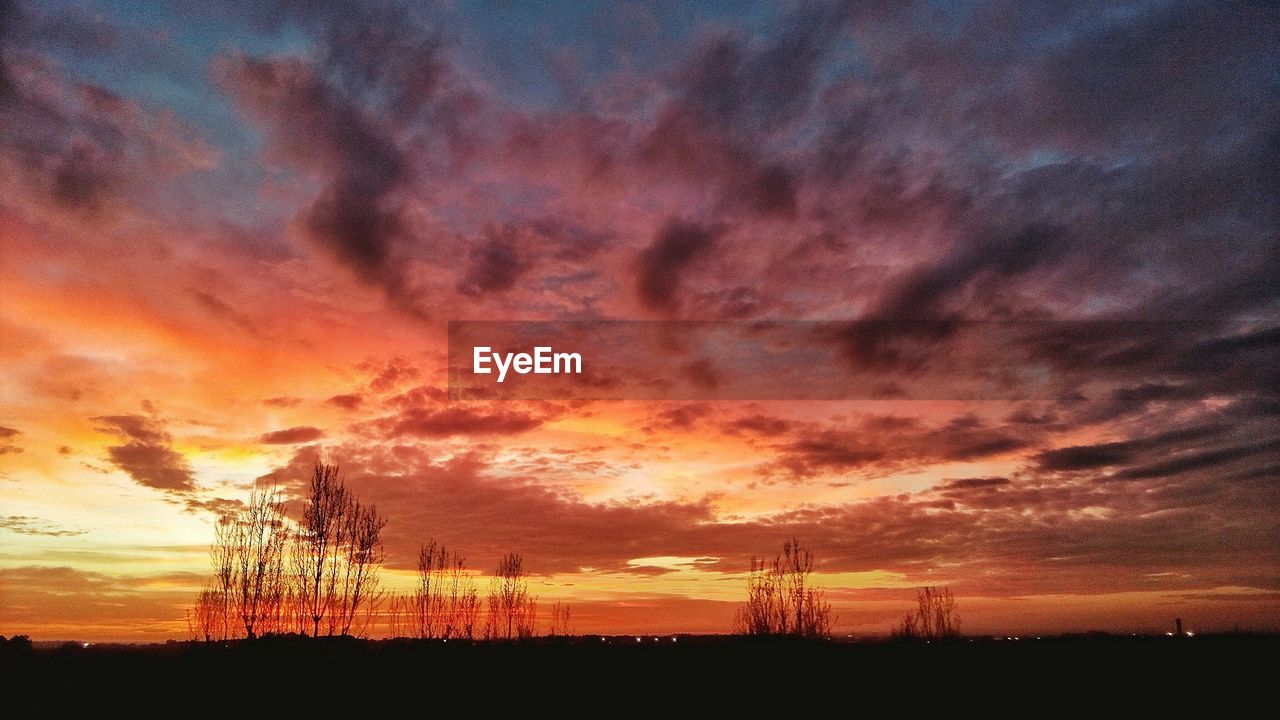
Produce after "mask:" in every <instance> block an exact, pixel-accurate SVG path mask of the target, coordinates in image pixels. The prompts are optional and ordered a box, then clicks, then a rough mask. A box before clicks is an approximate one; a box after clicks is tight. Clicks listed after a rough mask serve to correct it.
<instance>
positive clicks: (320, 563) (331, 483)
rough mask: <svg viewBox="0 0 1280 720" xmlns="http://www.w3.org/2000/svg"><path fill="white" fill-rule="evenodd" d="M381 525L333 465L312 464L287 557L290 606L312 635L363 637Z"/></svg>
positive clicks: (374, 589)
mask: <svg viewBox="0 0 1280 720" xmlns="http://www.w3.org/2000/svg"><path fill="white" fill-rule="evenodd" d="M386 524H387V521H386V519H385V518H383V517H382V516H381V515H379V514H378V511H377V508H376V507H374V506H372V505H368V506H366V505H363V504H361V502H360V501H359V500H358V499H357V498H356V497H355V495H354V494H353V493H351V492H350V491H349V490H347V488H346V485H345V484H344V483H343V481H342V477H341V474H340V471H339V469H338V466H337V465H326V464H320V463H317V464H316V466H315V469H314V472H313V473H312V477H311V485H310V487H309V488H308V492H307V498H306V501H305V504H304V506H303V511H302V519H301V521H300V523H299V529H298V534H297V538H296V541H295V542H296V545H295V547H294V549H293V551H292V553H291V565H292V574H293V584H294V594H295V602H296V603H297V604H298V605H299V610H297V611H295V612H296V613H297V614H298V615H301V616H302V617H303V619H304V622H305V623H306V625H307V626H308V629H310V631H311V634H312V635H313V636H318V635H319V634H320V629H321V625H323V626H324V629H325V632H326V634H328V635H350V634H353V633H355V634H363V633H364V632H365V631H366V630H367V629H368V626H369V623H370V622H371V620H372V618H373V616H374V614H375V613H376V611H377V604H378V601H379V599H380V598H381V590H380V581H379V569H380V568H381V565H382V561H383V559H384V552H383V546H382V529H383V528H384V527H386Z"/></svg>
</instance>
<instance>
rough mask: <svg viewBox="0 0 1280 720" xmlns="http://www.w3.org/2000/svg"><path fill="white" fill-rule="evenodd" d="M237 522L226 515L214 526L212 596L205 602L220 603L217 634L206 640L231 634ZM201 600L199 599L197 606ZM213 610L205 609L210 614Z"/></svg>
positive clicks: (211, 550) (233, 517)
mask: <svg viewBox="0 0 1280 720" xmlns="http://www.w3.org/2000/svg"><path fill="white" fill-rule="evenodd" d="M236 523H237V520H236V518H235V515H234V514H224V515H222V516H221V517H219V518H218V522H217V523H215V524H214V526H213V544H212V545H210V546H209V562H210V564H211V565H212V566H213V587H212V588H209V590H211V592H212V595H209V596H206V597H204V600H205V601H209V600H214V599H216V600H217V601H218V603H219V605H218V607H217V608H216V610H217V613H218V621H217V631H216V632H217V634H215V635H213V636H211V637H207V638H205V639H206V640H212V639H214V638H217V639H221V640H226V639H227V635H228V633H230V632H231V586H232V583H233V581H234V578H235V552H234V550H233V547H234V545H235V541H236V536H235V532H236V531H235V527H236ZM199 600H200V598H197V605H198V604H199ZM211 610H213V608H205V609H204V611H205V612H209V611H211Z"/></svg>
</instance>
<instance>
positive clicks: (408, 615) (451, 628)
mask: <svg viewBox="0 0 1280 720" xmlns="http://www.w3.org/2000/svg"><path fill="white" fill-rule="evenodd" d="M398 606H399V607H398V611H399V612H400V613H401V614H402V615H403V618H402V622H403V629H404V630H405V631H406V634H408V635H411V636H413V637H420V638H435V637H439V638H445V639H448V638H454V637H457V638H466V639H471V638H472V637H474V634H475V624H476V616H477V614H478V613H479V609H480V600H479V592H478V591H477V590H476V587H475V579H474V578H473V577H472V575H471V573H470V572H468V571H467V569H466V560H465V559H464V558H463V557H462V556H461V555H459V554H458V553H450V552H449V551H448V550H447V549H446V548H445V547H444V545H441V544H439V543H437V542H436V541H435V540H432V541H430V542H429V543H427V544H426V545H423V546H422V547H420V548H419V549H418V583H417V585H416V586H415V587H414V589H413V592H412V593H411V594H410V595H408V596H405V597H402V598H399V599H398Z"/></svg>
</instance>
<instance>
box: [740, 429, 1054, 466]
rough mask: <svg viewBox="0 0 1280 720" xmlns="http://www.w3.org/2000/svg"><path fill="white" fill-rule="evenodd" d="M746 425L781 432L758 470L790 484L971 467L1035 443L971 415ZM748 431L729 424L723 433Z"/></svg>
mask: <svg viewBox="0 0 1280 720" xmlns="http://www.w3.org/2000/svg"><path fill="white" fill-rule="evenodd" d="M748 421H749V422H748V425H747V428H763V429H766V430H769V429H778V430H779V432H778V433H777V434H776V435H773V436H772V437H778V441H776V442H774V443H772V445H771V446H770V447H771V448H772V449H773V450H774V451H775V453H776V454H775V457H774V458H773V459H772V460H771V461H769V462H767V463H765V464H764V465H763V466H761V468H760V471H761V472H762V473H763V474H765V475H766V476H771V475H773V474H774V473H775V472H779V471H780V472H782V473H783V474H784V476H788V477H789V478H790V479H793V480H799V479H804V478H809V477H813V476H816V475H823V474H835V475H840V474H847V473H857V472H865V471H875V472H876V473H883V472H886V471H889V470H906V469H910V468H919V467H924V466H927V465H929V464H932V463H939V462H969V461H974V460H980V459H983V458H988V457H995V456H1000V455H1009V454H1014V453H1017V452H1018V451H1021V450H1024V449H1026V448H1029V447H1031V446H1032V444H1033V441H1034V438H1035V435H1034V434H1029V431H1028V430H1027V429H1026V428H1018V427H1017V426H992V425H988V424H987V423H986V422H985V421H982V420H980V419H978V418H977V417H975V416H973V415H961V416H958V417H956V418H953V419H952V420H950V421H948V422H947V423H944V424H942V425H940V426H929V425H926V424H924V423H922V422H920V421H919V420H918V419H915V418H909V417H897V416H869V417H866V418H863V419H861V420H859V421H858V422H856V423H852V424H850V425H848V426H846V427H841V428H835V429H833V428H831V427H826V428H824V427H822V426H821V425H819V424H817V423H812V422H806V423H786V424H785V425H775V424H773V423H772V422H770V420H769V419H767V418H748ZM747 428H743V427H740V426H735V425H734V424H733V423H730V424H729V426H727V427H726V430H728V431H737V432H741V431H742V430H743V429H747ZM757 432H758V430H757ZM1031 432H1034V428H1033V429H1032V431H1031Z"/></svg>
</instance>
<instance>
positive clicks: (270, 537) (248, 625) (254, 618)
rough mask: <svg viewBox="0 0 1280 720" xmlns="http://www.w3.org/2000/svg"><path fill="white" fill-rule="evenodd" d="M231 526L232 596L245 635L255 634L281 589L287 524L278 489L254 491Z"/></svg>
mask: <svg viewBox="0 0 1280 720" xmlns="http://www.w3.org/2000/svg"><path fill="white" fill-rule="evenodd" d="M233 527H234V529H233V531H232V534H233V536H234V538H235V540H234V542H233V543H232V564H233V573H234V577H233V582H232V588H231V590H232V598H231V600H232V605H233V606H234V608H235V612H236V615H237V617H238V618H239V620H240V623H241V625H242V626H243V628H244V633H245V636H246V637H249V638H254V637H257V634H258V631H259V630H260V629H261V626H260V623H261V622H262V621H263V620H264V618H265V619H268V620H269V619H270V617H271V616H272V606H273V605H274V604H275V603H277V602H278V599H279V595H280V593H281V591H282V580H283V568H284V554H285V543H286V539H287V538H288V528H287V527H286V525H285V515H284V503H283V501H281V499H280V493H279V491H278V490H276V489H275V488H271V489H259V490H256V491H254V493H253V495H252V496H251V497H250V499H249V504H248V505H247V506H246V507H245V508H244V509H243V510H242V511H241V512H240V513H239V514H238V517H237V519H236V522H235V523H234V526H233Z"/></svg>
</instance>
